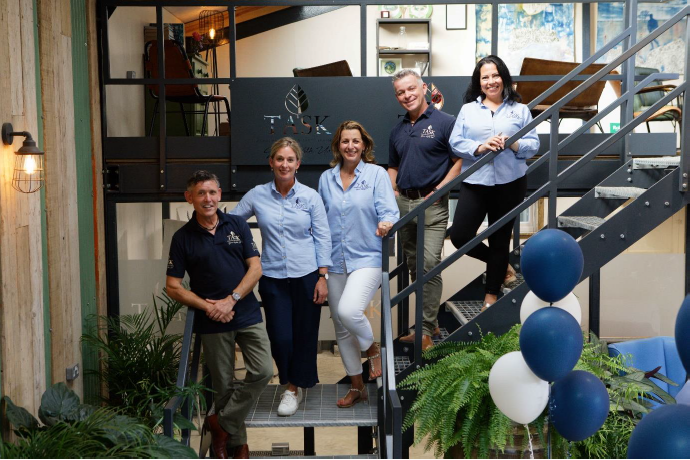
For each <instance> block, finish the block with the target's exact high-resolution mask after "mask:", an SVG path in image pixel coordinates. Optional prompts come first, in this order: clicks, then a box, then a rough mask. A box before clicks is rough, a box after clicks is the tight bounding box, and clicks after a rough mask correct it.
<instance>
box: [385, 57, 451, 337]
mask: <svg viewBox="0 0 690 460" xmlns="http://www.w3.org/2000/svg"><path fill="white" fill-rule="evenodd" d="M393 88H394V89H395V97H396V98H397V99H398V102H399V103H400V105H401V106H402V108H403V109H405V110H406V111H407V114H406V115H405V117H404V118H402V119H401V120H400V122H398V124H397V125H395V127H394V128H393V130H392V131H391V135H390V141H389V147H388V175H389V176H390V178H391V182H392V183H393V189H394V190H395V196H396V200H397V202H398V208H399V209H400V217H403V216H404V215H405V214H407V213H409V212H410V211H411V210H412V209H413V208H414V207H416V206H417V205H419V204H420V203H422V202H423V201H424V200H425V199H427V198H431V199H433V200H435V203H434V204H433V205H432V206H430V207H428V208H427V209H426V212H425V214H424V272H425V273H426V272H428V271H429V270H431V269H432V268H434V266H436V265H438V264H439V263H440V262H441V251H442V249H443V240H444V239H445V236H446V227H447V225H448V194H446V195H444V196H442V197H438V196H434V192H435V191H436V190H437V189H439V188H441V187H442V186H443V185H445V184H446V183H447V182H450V181H451V180H453V179H454V178H455V177H457V176H458V174H460V170H461V168H462V160H460V159H459V158H458V157H457V156H455V154H453V149H452V148H451V146H450V144H449V142H448V139H449V138H450V133H451V131H452V130H453V126H454V125H455V117H453V116H451V115H448V114H446V113H444V112H441V111H439V110H436V108H435V107H434V106H433V105H430V104H429V103H428V102H427V101H426V98H425V95H426V91H427V86H426V84H425V83H424V82H423V81H422V78H421V77H420V76H419V74H417V73H416V72H415V71H413V70H402V71H400V72H398V73H397V74H395V75H394V76H393ZM400 238H401V241H402V247H403V251H404V253H405V256H406V257H407V266H408V267H409V269H410V275H411V276H412V279H413V280H415V279H416V274H417V273H416V269H417V257H416V255H417V223H416V221H411V222H410V223H408V224H407V225H405V226H404V227H403V228H402V229H400ZM442 292H443V281H442V279H441V275H440V274H439V275H437V276H435V277H433V278H432V279H431V280H429V282H428V283H426V284H425V285H424V302H423V305H424V313H423V317H424V321H423V325H422V328H423V334H424V335H423V337H422V349H424V350H427V349H428V348H430V347H432V346H433V342H432V340H431V337H432V335H436V334H440V331H439V329H438V321H437V319H436V317H437V316H438V308H439V304H440V302H441V294H442ZM400 340H402V341H404V342H413V341H414V333H412V334H410V335H407V336H405V337H402V338H401V339H400Z"/></svg>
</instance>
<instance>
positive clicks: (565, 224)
mask: <svg viewBox="0 0 690 460" xmlns="http://www.w3.org/2000/svg"><path fill="white" fill-rule="evenodd" d="M604 222H606V219H602V218H601V217H595V216H558V227H559V228H584V229H585V230H589V231H592V230H594V229H595V228H597V227H598V226H600V225H601V224H603V223H604Z"/></svg>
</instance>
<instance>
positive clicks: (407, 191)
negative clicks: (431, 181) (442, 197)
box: [398, 186, 436, 200]
mask: <svg viewBox="0 0 690 460" xmlns="http://www.w3.org/2000/svg"><path fill="white" fill-rule="evenodd" d="M435 188H436V187H435V186H431V187H427V188H400V189H398V192H400V194H401V195H402V196H405V197H407V198H410V199H412V200H418V199H419V198H424V197H425V196H427V195H428V194H429V193H431V192H432V191H433V190H434V189H435Z"/></svg>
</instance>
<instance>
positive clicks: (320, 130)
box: [264, 84, 331, 136]
mask: <svg viewBox="0 0 690 460" xmlns="http://www.w3.org/2000/svg"><path fill="white" fill-rule="evenodd" d="M308 108H309V98H308V97H307V93H305V92H304V90H303V89H302V88H301V87H300V86H299V85H297V84H296V85H295V86H293V87H292V88H290V91H288V93H287V95H286V96H285V109H286V110H287V112H288V113H286V114H282V115H264V120H265V121H268V123H267V124H268V129H269V130H270V133H271V135H274V134H276V132H278V133H279V135H282V136H288V135H293V136H296V135H298V134H317V135H318V134H331V133H330V132H329V131H328V129H327V128H326V125H324V122H325V121H326V119H327V118H328V115H305V112H306V111H307V109H308Z"/></svg>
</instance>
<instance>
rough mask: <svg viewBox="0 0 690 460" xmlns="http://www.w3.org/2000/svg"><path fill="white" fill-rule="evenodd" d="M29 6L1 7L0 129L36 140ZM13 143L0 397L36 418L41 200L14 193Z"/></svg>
mask: <svg viewBox="0 0 690 460" xmlns="http://www.w3.org/2000/svg"><path fill="white" fill-rule="evenodd" d="M35 45H36V42H35V39H34V8H33V1H32V0H0V59H1V60H2V62H5V63H6V65H4V66H1V67H0V93H1V94H6V95H8V96H9V103H8V104H0V123H7V122H9V123H12V124H13V126H14V129H15V130H16V131H29V132H31V133H32V134H33V135H34V136H35V137H36V136H38V134H39V133H38V119H37V112H36V90H37V87H36V78H35V77H36V64H35V54H36V52H35ZM22 140H23V139H22V138H21V137H16V138H15V142H14V145H13V146H11V147H8V146H4V145H0V279H1V281H2V282H1V284H0V307H1V308H0V335H1V341H0V354H1V357H0V359H1V362H2V394H3V395H7V396H9V397H11V398H12V400H13V401H14V402H15V403H17V404H19V405H21V406H23V407H25V408H26V409H27V410H29V411H30V412H32V413H33V414H37V412H38V407H39V405H40V397H41V395H42V394H43V391H44V390H45V386H46V373H45V349H44V345H45V342H44V329H43V325H44V322H43V283H42V273H43V271H42V261H41V214H40V213H41V200H40V194H39V193H33V194H24V193H19V192H17V191H16V190H14V189H13V188H12V186H11V180H12V170H13V168H14V158H15V154H14V151H15V150H16V149H18V148H19V147H20V146H21V142H22Z"/></svg>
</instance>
